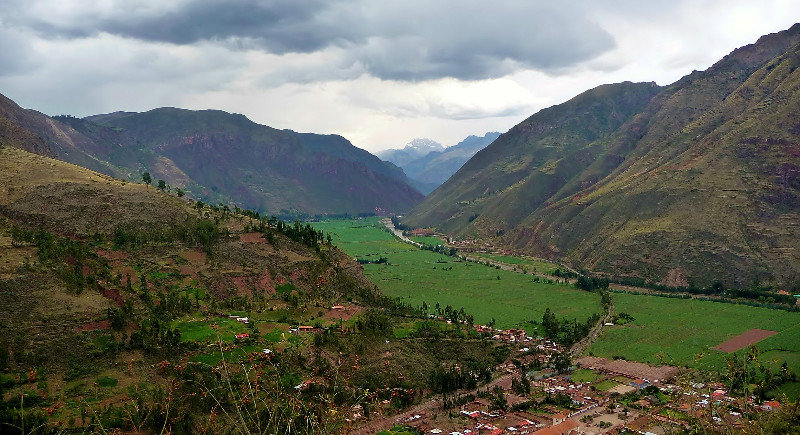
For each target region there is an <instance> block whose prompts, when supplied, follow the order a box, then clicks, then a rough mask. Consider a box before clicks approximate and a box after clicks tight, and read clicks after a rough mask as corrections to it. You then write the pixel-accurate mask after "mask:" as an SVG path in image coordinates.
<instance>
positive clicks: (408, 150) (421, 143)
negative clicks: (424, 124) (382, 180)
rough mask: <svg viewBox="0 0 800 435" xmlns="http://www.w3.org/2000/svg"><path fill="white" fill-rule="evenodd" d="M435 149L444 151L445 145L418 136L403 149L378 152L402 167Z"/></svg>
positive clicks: (382, 157)
mask: <svg viewBox="0 0 800 435" xmlns="http://www.w3.org/2000/svg"><path fill="white" fill-rule="evenodd" d="M434 151H444V146H442V144H440V143H439V142H436V141H434V140H431V139H425V138H418V139H414V140H412V141H411V142H409V143H407V144H406V146H405V147H403V148H401V149H388V150H384V151H381V152H379V153H377V156H378V157H380V158H381V159H382V160H385V161H388V162H392V163H394V164H395V165H397V166H400V167H401V168H402V167H403V166H404V165H406V164H407V163H409V162H411V161H414V160H416V159H418V158H420V157H425V156H426V155H428V153H432V152H434Z"/></svg>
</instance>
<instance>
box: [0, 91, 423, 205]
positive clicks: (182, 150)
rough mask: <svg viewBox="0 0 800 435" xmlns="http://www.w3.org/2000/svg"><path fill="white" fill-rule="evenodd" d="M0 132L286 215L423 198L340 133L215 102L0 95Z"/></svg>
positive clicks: (100, 165) (86, 163) (15, 142)
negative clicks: (27, 105) (50, 106)
mask: <svg viewBox="0 0 800 435" xmlns="http://www.w3.org/2000/svg"><path fill="white" fill-rule="evenodd" d="M0 140H3V141H4V142H5V143H7V144H10V145H12V146H17V147H19V148H22V149H25V150H27V151H31V152H35V153H38V154H41V155H46V156H50V157H56V158H58V159H61V160H64V161H67V162H70V163H74V164H77V165H80V166H83V167H86V168H89V169H92V170H95V171H98V172H102V173H105V174H108V175H112V176H115V177H118V178H123V179H132V180H140V176H141V173H142V172H145V171H147V172H149V173H151V174H152V177H153V179H154V180H157V179H163V180H165V181H166V182H167V184H169V185H170V186H172V187H175V188H180V189H183V190H184V191H186V192H187V193H188V194H190V195H191V196H193V197H195V198H196V199H199V200H203V201H206V202H210V203H213V204H216V203H220V202H222V203H226V204H232V205H238V206H240V207H244V208H250V209H255V210H259V211H261V212H266V213H271V214H278V215H284V216H285V215H317V214H359V213H370V212H375V211H376V210H378V211H381V210H386V211H394V212H402V211H404V210H408V209H409V208H410V207H411V206H413V205H414V204H416V203H417V202H419V201H420V200H421V199H422V195H421V194H420V193H419V192H418V191H416V190H415V189H414V188H413V187H411V186H410V185H409V184H408V181H409V180H408V179H407V178H406V176H405V174H404V173H403V171H402V169H400V168H398V167H397V166H395V165H393V164H391V163H387V162H383V161H381V160H380V159H379V158H377V157H375V156H373V155H372V154H370V153H369V152H367V151H364V150H362V149H359V148H357V147H355V146H353V145H352V144H351V143H350V142H349V141H347V139H345V138H343V137H341V136H337V135H318V134H311V133H296V132H294V131H291V130H278V129H274V128H271V127H267V126H264V125H260V124H256V123H254V122H252V121H250V120H249V119H247V118H246V117H245V116H243V115H238V114H230V113H226V112H222V111H217V110H202V111H191V110H184V109H175V108H160V109H154V110H150V111H147V112H142V113H132V112H115V113H109V114H104V115H96V116H89V117H86V118H82V119H81V118H74V117H70V116H59V117H55V118H51V117H48V116H46V115H44V114H41V113H39V112H35V111H32V110H26V109H22V108H20V107H19V106H18V105H16V104H15V103H14V102H13V101H11V100H9V99H8V98H5V97H2V98H0Z"/></svg>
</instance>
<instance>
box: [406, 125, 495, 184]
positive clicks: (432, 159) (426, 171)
mask: <svg viewBox="0 0 800 435" xmlns="http://www.w3.org/2000/svg"><path fill="white" fill-rule="evenodd" d="M498 136H500V133H498V132H490V133H486V134H485V135H483V136H474V135H471V136H468V137H467V138H466V139H464V140H462V141H461V142H459V143H458V144H456V145H453V146H451V147H448V148H446V149H444V150H443V151H431V152H429V153H428V154H426V155H424V156H422V157H420V158H417V159H416V160H412V161H410V162H408V163H406V164H404V165H402V168H403V171H404V172H405V174H406V175H407V176H408V178H410V179H411V185H412V186H414V187H416V188H417V190H419V191H420V192H422V193H423V194H426V195H427V194H428V193H430V192H432V191H433V190H434V189H436V188H437V187H439V186H441V185H442V183H444V182H445V181H447V179H448V178H450V176H451V175H453V174H455V173H456V171H458V170H459V168H461V166H463V165H464V163H466V162H467V160H469V159H470V157H472V156H474V155H475V153H477V152H478V151H480V150H482V149H484V148H485V147H486V146H487V145H489V144H490V143H492V142H493V141H494V140H495V139H497V137H498Z"/></svg>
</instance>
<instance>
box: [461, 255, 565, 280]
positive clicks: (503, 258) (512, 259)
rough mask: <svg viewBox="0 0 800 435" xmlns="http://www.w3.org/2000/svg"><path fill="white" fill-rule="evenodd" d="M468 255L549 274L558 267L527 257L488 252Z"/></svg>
mask: <svg viewBox="0 0 800 435" xmlns="http://www.w3.org/2000/svg"><path fill="white" fill-rule="evenodd" d="M470 255H474V256H477V257H483V258H487V259H489V260H494V261H499V262H501V263H505V264H510V265H512V266H519V267H520V268H521V269H522V270H526V271H528V272H534V273H541V274H545V275H551V274H552V273H553V272H554V271H555V270H556V269H558V265H557V264H555V263H551V262H549V261H545V260H538V259H535V258H529V257H516V256H512V255H499V254H489V253H486V252H476V253H473V254H470Z"/></svg>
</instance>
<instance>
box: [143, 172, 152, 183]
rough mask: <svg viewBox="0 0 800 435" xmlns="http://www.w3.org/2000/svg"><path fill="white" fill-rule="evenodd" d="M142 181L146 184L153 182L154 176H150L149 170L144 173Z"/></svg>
mask: <svg viewBox="0 0 800 435" xmlns="http://www.w3.org/2000/svg"><path fill="white" fill-rule="evenodd" d="M142 182H143V183H144V184H150V183H152V182H153V177H151V176H150V173H149V172H145V173H143V174H142Z"/></svg>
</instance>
